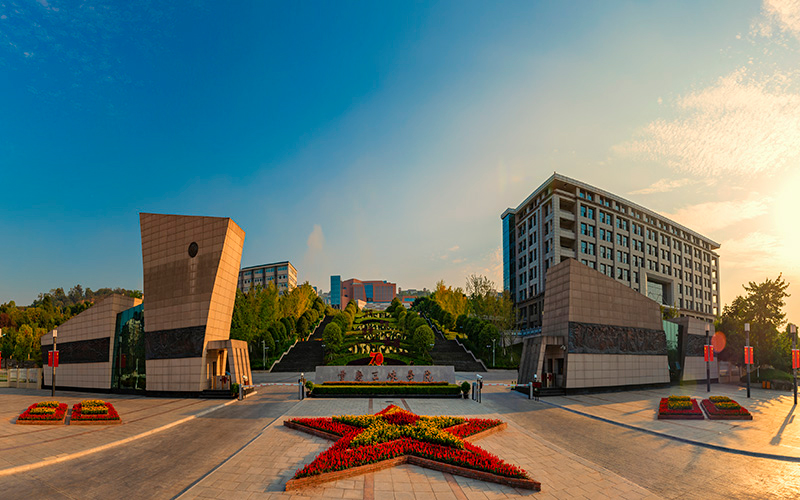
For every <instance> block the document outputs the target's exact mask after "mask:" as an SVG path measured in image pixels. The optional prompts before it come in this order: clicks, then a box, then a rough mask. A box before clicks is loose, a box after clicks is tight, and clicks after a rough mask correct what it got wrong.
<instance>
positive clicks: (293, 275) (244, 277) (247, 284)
mask: <svg viewBox="0 0 800 500" xmlns="http://www.w3.org/2000/svg"><path fill="white" fill-rule="evenodd" d="M271 284H274V285H275V286H276V287H278V292H280V293H281V294H282V293H284V292H290V291H292V290H293V289H294V288H295V287H296V286H297V269H295V267H294V266H293V265H292V263H291V262H289V261H288V260H284V261H282V262H275V263H272V264H262V265H260V266H250V267H243V268H242V269H241V271H239V284H238V288H239V290H241V291H242V292H247V291H249V290H251V289H253V288H255V287H257V286H261V287H262V288H267V287H268V286H269V285H271Z"/></svg>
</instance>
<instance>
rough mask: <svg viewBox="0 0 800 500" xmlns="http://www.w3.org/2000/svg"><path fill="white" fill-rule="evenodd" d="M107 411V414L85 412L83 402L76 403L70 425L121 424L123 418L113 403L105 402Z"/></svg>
mask: <svg viewBox="0 0 800 500" xmlns="http://www.w3.org/2000/svg"><path fill="white" fill-rule="evenodd" d="M102 406H105V408H106V409H107V413H105V414H84V413H83V411H82V410H83V403H76V404H75V405H73V406H72V415H71V416H70V419H69V425H116V424H121V423H122V419H121V418H120V416H119V413H117V410H116V409H115V408H114V405H112V404H111V403H106V402H103V404H102Z"/></svg>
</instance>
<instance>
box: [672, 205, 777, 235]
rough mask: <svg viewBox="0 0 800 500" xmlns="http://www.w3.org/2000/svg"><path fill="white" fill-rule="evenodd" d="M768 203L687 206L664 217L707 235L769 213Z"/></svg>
mask: <svg viewBox="0 0 800 500" xmlns="http://www.w3.org/2000/svg"><path fill="white" fill-rule="evenodd" d="M770 201H771V199H770V198H760V199H755V198H750V199H747V200H734V201H712V202H706V203H699V204H696V205H689V206H686V207H683V208H681V209H679V210H678V211H677V212H675V213H671V214H670V213H665V214H664V216H665V217H669V218H670V219H672V220H674V221H675V222H678V223H680V224H683V225H684V226H686V227H690V228H692V229H693V230H695V231H697V232H699V233H700V234H704V235H708V234H709V233H711V232H713V231H716V230H719V229H723V228H726V227H730V226H732V225H734V224H737V223H739V222H742V221H745V220H748V219H753V218H755V217H758V216H760V215H764V214H767V213H769V210H770V207H769V203H770Z"/></svg>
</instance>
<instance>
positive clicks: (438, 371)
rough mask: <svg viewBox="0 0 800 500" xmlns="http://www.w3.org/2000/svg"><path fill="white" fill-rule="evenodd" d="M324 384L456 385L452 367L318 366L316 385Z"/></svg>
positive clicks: (315, 378)
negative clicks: (443, 383) (412, 383)
mask: <svg viewBox="0 0 800 500" xmlns="http://www.w3.org/2000/svg"><path fill="white" fill-rule="evenodd" d="M324 382H447V383H448V384H455V383H456V372H455V371H454V370H453V367H452V366H422V365H409V366H403V365H386V366H318V367H317V370H316V372H315V377H314V383H316V384H322V383H324Z"/></svg>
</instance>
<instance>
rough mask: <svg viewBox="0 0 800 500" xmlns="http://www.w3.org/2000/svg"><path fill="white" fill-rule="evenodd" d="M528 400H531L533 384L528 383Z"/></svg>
mask: <svg viewBox="0 0 800 500" xmlns="http://www.w3.org/2000/svg"><path fill="white" fill-rule="evenodd" d="M528 399H533V382H528Z"/></svg>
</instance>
